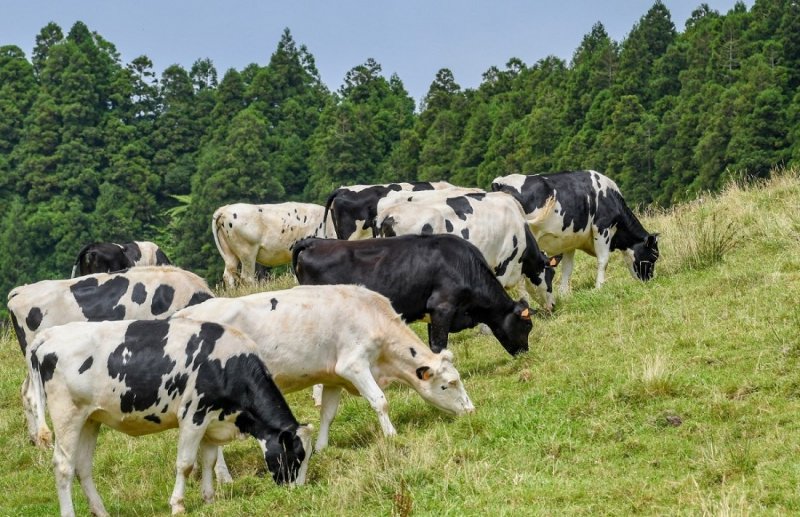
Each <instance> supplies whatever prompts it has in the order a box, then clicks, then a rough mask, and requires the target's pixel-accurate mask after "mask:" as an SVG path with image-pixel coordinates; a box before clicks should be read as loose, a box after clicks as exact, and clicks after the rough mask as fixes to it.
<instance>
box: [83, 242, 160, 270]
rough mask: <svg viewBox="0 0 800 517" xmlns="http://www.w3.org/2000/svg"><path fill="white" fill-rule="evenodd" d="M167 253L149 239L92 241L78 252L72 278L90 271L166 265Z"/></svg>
mask: <svg viewBox="0 0 800 517" xmlns="http://www.w3.org/2000/svg"><path fill="white" fill-rule="evenodd" d="M169 264H170V261H169V259H168V258H167V255H166V254H165V253H164V252H163V251H162V250H161V248H159V247H158V245H157V244H155V243H153V242H149V241H134V242H126V243H125V244H117V243H115V242H93V243H91V244H87V245H86V246H84V247H83V248H82V249H81V251H80V252H78V258H76V259H75V264H74V265H73V266H72V278H75V276H84V275H90V274H92V273H113V272H115V271H122V270H123V269H128V268H129V267H134V266H168V265H169Z"/></svg>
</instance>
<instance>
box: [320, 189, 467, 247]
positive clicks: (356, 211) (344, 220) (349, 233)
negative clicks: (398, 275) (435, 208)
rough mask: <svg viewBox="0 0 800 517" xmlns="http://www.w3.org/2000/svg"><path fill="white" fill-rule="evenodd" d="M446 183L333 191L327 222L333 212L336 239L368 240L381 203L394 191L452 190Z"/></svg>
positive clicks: (329, 200) (328, 202)
mask: <svg viewBox="0 0 800 517" xmlns="http://www.w3.org/2000/svg"><path fill="white" fill-rule="evenodd" d="M453 186H454V185H452V184H451V183H448V182H446V181H434V182H430V181H414V182H411V183H386V184H384V185H351V186H349V187H339V188H338V189H336V190H334V191H333V192H332V193H331V195H330V196H328V200H327V201H326V202H325V215H324V218H325V219H326V220H327V218H328V212H329V211H330V214H331V219H332V220H333V227H334V230H335V232H336V237H337V238H339V239H345V240H358V239H366V238H369V237H372V236H373V230H372V228H373V225H374V220H375V216H376V215H377V214H378V201H380V200H381V199H382V198H384V197H386V195H387V194H388V193H389V192H393V191H401V190H402V191H412V192H416V191H420V190H439V189H445V188H453Z"/></svg>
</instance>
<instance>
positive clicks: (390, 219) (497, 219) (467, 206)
mask: <svg viewBox="0 0 800 517" xmlns="http://www.w3.org/2000/svg"><path fill="white" fill-rule="evenodd" d="M551 206H552V203H551ZM530 223H531V221H529V220H527V219H526V216H525V213H524V212H523V210H522V207H521V206H520V204H519V203H518V202H517V201H516V200H515V199H514V198H512V197H511V196H508V195H506V194H504V193H499V192H489V193H487V192H482V191H479V190H478V189H461V188H456V189H446V190H437V191H425V192H413V193H411V192H409V193H404V192H393V193H391V194H390V195H389V196H387V197H386V198H384V199H382V200H381V201H380V202H379V203H378V215H377V217H376V218H375V224H376V227H377V233H378V234H379V235H381V236H384V237H394V236H399V235H429V234H452V235H457V236H460V237H462V238H463V239H466V240H468V241H469V242H471V243H472V244H474V245H475V246H476V247H477V248H478V249H479V250H481V253H482V254H483V258H485V259H486V262H488V263H489V266H490V267H491V268H492V269H493V270H494V273H495V275H496V276H497V278H498V280H500V283H501V284H502V285H503V287H504V288H506V289H511V288H515V287H516V288H518V290H519V291H520V293H522V294H523V296H525V297H526V299H527V293H528V289H527V287H528V283H530V284H532V287H533V289H532V292H533V294H534V296H535V298H536V300H537V302H538V303H539V304H540V305H541V307H542V308H543V309H545V310H546V311H552V310H553V307H554V305H555V298H554V296H553V277H554V276H555V270H554V266H555V265H556V264H557V263H558V260H557V259H550V258H549V257H547V255H545V254H544V253H542V251H541V250H540V249H539V246H538V245H537V243H536V239H534V238H533V235H532V234H531V231H530V229H529V228H528V225H529V224H530ZM526 281H527V282H526Z"/></svg>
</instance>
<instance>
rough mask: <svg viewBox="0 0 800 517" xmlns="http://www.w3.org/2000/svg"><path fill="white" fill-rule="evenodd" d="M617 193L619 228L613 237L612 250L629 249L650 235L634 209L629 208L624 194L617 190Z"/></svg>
mask: <svg viewBox="0 0 800 517" xmlns="http://www.w3.org/2000/svg"><path fill="white" fill-rule="evenodd" d="M615 194H616V195H615V196H614V198H615V201H616V203H617V205H618V206H619V212H620V216H619V219H618V220H617V230H616V232H614V236H613V237H612V238H611V250H612V251H614V250H626V249H629V248H631V247H632V246H633V245H634V244H636V243H637V242H642V241H644V240H645V239H646V238H647V236H648V235H649V233H648V232H647V230H645V229H644V226H642V223H641V222H639V219H638V218H637V217H636V216H635V215H634V213H633V211H632V210H631V209H630V208H628V205H627V203H625V200H624V199H622V196H621V195H619V193H616V192H615Z"/></svg>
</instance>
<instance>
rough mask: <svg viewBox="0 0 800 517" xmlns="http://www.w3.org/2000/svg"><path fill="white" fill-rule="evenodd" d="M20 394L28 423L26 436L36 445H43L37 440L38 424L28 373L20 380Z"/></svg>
mask: <svg viewBox="0 0 800 517" xmlns="http://www.w3.org/2000/svg"><path fill="white" fill-rule="evenodd" d="M20 395H21V396H22V410H23V411H24V412H25V421H26V422H27V424H28V438H30V440H31V443H33V444H34V445H36V446H38V447H43V446H45V445H47V444H43V443H41V442H40V440H39V424H38V422H37V419H36V400H35V399H34V394H33V386H32V385H31V378H30V376H29V375H26V376H25V380H23V381H22V389H21V390H20Z"/></svg>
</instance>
